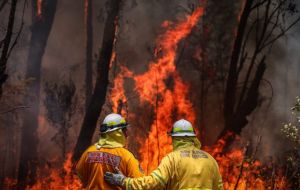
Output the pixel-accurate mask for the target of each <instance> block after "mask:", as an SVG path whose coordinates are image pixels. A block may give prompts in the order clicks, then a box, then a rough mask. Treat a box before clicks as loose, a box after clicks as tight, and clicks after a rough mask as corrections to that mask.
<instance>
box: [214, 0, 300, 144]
mask: <svg viewBox="0 0 300 190" xmlns="http://www.w3.org/2000/svg"><path fill="white" fill-rule="evenodd" d="M295 13H296V10H295V4H294V2H293V0H288V1H286V0H247V1H246V2H245V5H244V9H243V11H242V14H241V17H240V22H239V25H238V29H237V35H236V38H235V41H234V45H233V51H232V54H231V60H230V64H229V73H228V78H227V84H226V89H225V97H224V109H223V112H224V118H225V127H224V129H223V131H222V132H221V135H220V137H221V138H222V137H225V138H227V141H226V142H227V143H228V145H229V144H230V143H231V142H232V140H233V138H234V136H235V135H236V134H240V133H241V131H242V129H243V128H244V127H245V126H246V125H247V123H248V121H247V116H248V115H250V114H251V113H252V112H253V111H254V109H255V108H257V107H258V106H259V104H260V102H259V101H260V100H259V87H260V84H261V82H262V80H263V76H264V72H265V69H266V62H267V56H268V53H269V52H270V51H271V49H272V46H273V44H274V43H275V42H276V41H277V40H278V39H279V38H280V37H282V36H284V35H285V34H286V32H287V31H289V30H290V29H291V28H292V27H293V26H294V25H295V24H296V23H298V22H299V20H300V17H299V16H298V15H297V14H295ZM285 20H288V21H289V22H285ZM241 84H242V85H241ZM240 85H241V86H240ZM228 132H230V133H231V134H232V135H226V134H228Z"/></svg>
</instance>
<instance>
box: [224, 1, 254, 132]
mask: <svg viewBox="0 0 300 190" xmlns="http://www.w3.org/2000/svg"><path fill="white" fill-rule="evenodd" d="M252 4H253V0H247V1H246V4H245V7H244V10H243V13H242V15H241V19H240V23H239V26H238V30H237V35H236V39H235V42H234V46H233V51H232V55H231V62H230V66H229V74H228V79H227V84H226V90H225V98H224V118H225V129H231V127H232V125H233V123H234V113H235V109H234V108H235V104H236V101H237V99H236V89H237V81H238V69H237V67H238V62H239V58H240V52H241V48H242V42H243V39H244V33H245V30H246V26H247V21H248V18H249V14H250V12H251V6H252ZM245 85H247V84H245Z"/></svg>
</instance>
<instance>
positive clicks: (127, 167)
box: [76, 131, 143, 190]
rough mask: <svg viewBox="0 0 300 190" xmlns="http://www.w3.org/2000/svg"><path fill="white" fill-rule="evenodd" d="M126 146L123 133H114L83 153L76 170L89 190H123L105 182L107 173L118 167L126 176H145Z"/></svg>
mask: <svg viewBox="0 0 300 190" xmlns="http://www.w3.org/2000/svg"><path fill="white" fill-rule="evenodd" d="M124 144H125V137H124V136H123V134H122V132H121V131H114V132H111V133H110V134H108V135H106V136H105V137H104V138H101V139H100V140H99V142H98V143H96V144H95V145H92V146H90V147H89V148H88V149H87V150H86V151H85V152H84V153H83V155H82V156H81V158H80V160H79V161H78V163H77V165H76V170H77V174H78V176H79V178H80V179H81V180H82V182H83V184H84V186H85V187H86V189H87V190H115V189H118V190H119V189H123V188H121V187H114V186H112V185H110V184H108V183H107V182H106V181H104V174H105V172H115V169H114V168H115V167H118V168H119V169H120V170H121V172H123V173H124V174H125V175H126V176H130V177H141V176H143V173H142V172H141V170H140V167H139V163H138V161H137V160H136V159H135V157H134V156H133V154H132V153H131V152H130V151H128V150H127V149H125V148H123V146H124Z"/></svg>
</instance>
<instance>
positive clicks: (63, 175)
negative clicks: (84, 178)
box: [26, 153, 83, 190]
mask: <svg viewBox="0 0 300 190" xmlns="http://www.w3.org/2000/svg"><path fill="white" fill-rule="evenodd" d="M71 158H72V153H68V154H67V159H66V161H65V163H64V165H63V169H61V168H59V167H57V168H44V169H39V170H38V181H37V183H36V184H35V185H33V186H27V187H26V190H40V189H44V190H48V189H49V190H51V189H61V190H80V189H83V187H82V185H81V182H80V180H79V179H78V177H77V176H76V175H74V172H73V171H72V168H73V167H72V159H71Z"/></svg>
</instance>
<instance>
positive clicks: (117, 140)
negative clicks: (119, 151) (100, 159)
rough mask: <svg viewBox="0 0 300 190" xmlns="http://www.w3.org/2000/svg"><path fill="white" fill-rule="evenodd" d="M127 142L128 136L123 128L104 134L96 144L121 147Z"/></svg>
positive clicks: (106, 146)
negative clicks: (126, 136)
mask: <svg viewBox="0 0 300 190" xmlns="http://www.w3.org/2000/svg"><path fill="white" fill-rule="evenodd" d="M125 144H126V138H125V136H124V133H123V132H122V129H118V130H116V131H112V132H109V133H105V134H102V135H101V137H100V139H99V141H98V142H97V143H96V146H99V148H100V147H104V148H120V147H124V146H125Z"/></svg>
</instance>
